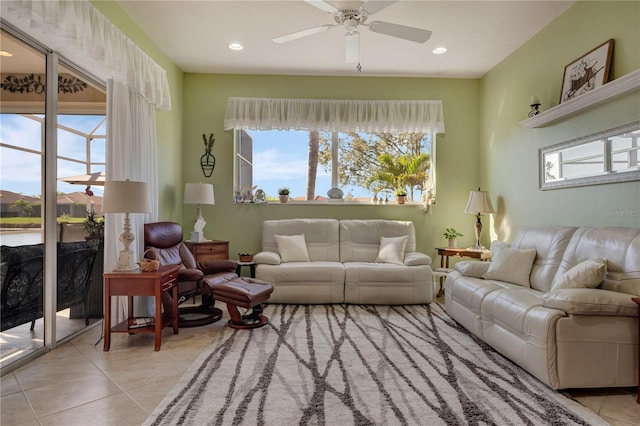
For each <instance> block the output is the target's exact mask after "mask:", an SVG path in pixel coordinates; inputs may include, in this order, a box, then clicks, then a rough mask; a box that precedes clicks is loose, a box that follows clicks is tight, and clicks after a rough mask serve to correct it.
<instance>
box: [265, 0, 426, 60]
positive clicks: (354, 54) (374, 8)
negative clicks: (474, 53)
mask: <svg viewBox="0 0 640 426" xmlns="http://www.w3.org/2000/svg"><path fill="white" fill-rule="evenodd" d="M305 2H306V3H308V4H310V5H311V6H314V7H316V8H317V9H320V10H322V11H324V12H328V13H331V14H333V17H334V20H335V21H336V24H335V25H333V24H326V25H321V26H318V27H313V28H309V29H306V30H302V31H298V32H295V33H292V34H287V35H283V36H280V37H276V38H274V39H273V41H274V42H275V43H279V44H282V43H288V42H290V41H293V40H297V39H300V38H303V37H307V36H310V35H314V34H318V33H321V32H324V31H327V30H330V29H331V28H334V27H337V26H342V27H344V30H345V61H346V62H347V63H356V62H357V63H358V66H357V67H356V69H357V71H358V72H360V71H361V70H362V67H361V66H360V26H364V27H368V28H369V31H372V32H374V33H378V34H384V35H388V36H391V37H396V38H400V39H403V40H408V41H413V42H415V43H425V42H426V41H427V40H429V38H431V31H429V30H425V29H422V28H415V27H409V26H407V25H401V24H394V23H391V22H384V21H372V22H370V23H369V24H366V23H365V22H366V21H367V18H368V17H369V16H371V15H373V14H375V13H377V12H379V11H381V10H382V9H384V8H386V7H388V6H391V5H392V4H393V3H396V1H378V0H376V1H368V2H366V3H364V4H363V5H362V6H361V7H360V8H358V9H356V8H352V7H351V8H345V9H338V8H336V7H335V6H333V5H332V4H330V3H327V2H326V1H322V0H305Z"/></svg>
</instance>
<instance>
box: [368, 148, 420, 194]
mask: <svg viewBox="0 0 640 426" xmlns="http://www.w3.org/2000/svg"><path fill="white" fill-rule="evenodd" d="M378 161H379V163H380V167H379V168H378V170H375V171H374V172H373V174H372V175H371V177H370V178H369V179H368V180H367V186H368V187H369V188H386V189H390V190H392V191H395V190H397V189H405V190H407V194H408V195H409V199H410V200H413V191H414V190H415V189H422V185H423V183H424V182H425V180H426V178H427V171H428V170H429V168H430V167H431V163H430V157H429V154H426V153H420V154H417V155H415V154H403V155H401V156H399V157H394V156H392V155H391V154H389V153H384V154H380V156H379V157H378Z"/></svg>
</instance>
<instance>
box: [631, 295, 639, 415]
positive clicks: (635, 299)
mask: <svg viewBox="0 0 640 426" xmlns="http://www.w3.org/2000/svg"><path fill="white" fill-rule="evenodd" d="M631 300H633V301H634V302H636V304H637V305H638V340H639V342H638V366H639V367H638V399H637V400H636V402H637V403H638V404H640V297H634V298H632V299H631Z"/></svg>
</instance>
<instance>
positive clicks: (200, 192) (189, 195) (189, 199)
mask: <svg viewBox="0 0 640 426" xmlns="http://www.w3.org/2000/svg"><path fill="white" fill-rule="evenodd" d="M184 203H185V204H215V203H216V202H215V197H214V195H213V185H212V184H210V183H188V184H187V185H186V187H185V188H184Z"/></svg>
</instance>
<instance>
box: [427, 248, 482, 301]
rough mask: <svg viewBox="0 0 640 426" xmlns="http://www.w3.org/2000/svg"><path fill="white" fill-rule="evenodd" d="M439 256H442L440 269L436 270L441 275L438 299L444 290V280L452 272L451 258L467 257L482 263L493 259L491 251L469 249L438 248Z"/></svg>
mask: <svg viewBox="0 0 640 426" xmlns="http://www.w3.org/2000/svg"><path fill="white" fill-rule="evenodd" d="M437 250H438V255H439V256H440V267H439V268H436V270H437V271H439V272H441V274H440V290H438V294H437V295H436V297H440V296H441V295H442V292H443V290H444V288H443V287H444V279H445V278H446V275H447V274H448V273H449V272H451V268H449V258H450V257H466V258H469V259H479V260H480V261H481V262H484V261H486V260H489V259H491V252H490V251H489V250H474V249H468V248H451V247H438V248H437Z"/></svg>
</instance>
